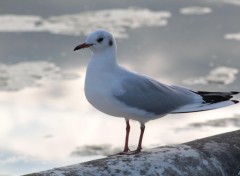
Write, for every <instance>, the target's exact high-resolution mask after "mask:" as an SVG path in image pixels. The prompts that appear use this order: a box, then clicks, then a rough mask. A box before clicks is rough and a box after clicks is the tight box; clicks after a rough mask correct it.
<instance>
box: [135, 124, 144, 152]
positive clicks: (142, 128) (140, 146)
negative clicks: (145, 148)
mask: <svg viewBox="0 0 240 176" xmlns="http://www.w3.org/2000/svg"><path fill="white" fill-rule="evenodd" d="M144 130H145V125H144V124H143V123H141V133H140V137H139V142H138V147H137V150H136V151H135V152H136V153H139V152H141V150H142V139H143V134H144Z"/></svg>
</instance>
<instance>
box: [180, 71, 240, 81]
mask: <svg viewBox="0 0 240 176" xmlns="http://www.w3.org/2000/svg"><path fill="white" fill-rule="evenodd" d="M237 73H238V69H236V68H231V67H217V68H215V69H213V70H211V71H210V72H209V74H208V75H206V76H203V77H198V78H188V79H186V80H184V81H183V82H184V83H185V84H188V85H193V84H211V83H213V84H225V85H226V84H231V83H232V82H234V80H235V79H236V75H237Z"/></svg>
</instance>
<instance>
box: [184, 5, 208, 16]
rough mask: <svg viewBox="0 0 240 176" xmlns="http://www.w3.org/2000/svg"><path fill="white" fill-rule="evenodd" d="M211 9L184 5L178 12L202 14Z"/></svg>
mask: <svg viewBox="0 0 240 176" xmlns="http://www.w3.org/2000/svg"><path fill="white" fill-rule="evenodd" d="M211 12H212V9H211V8H210V7H197V6H193V7H184V8H182V9H180V13H181V14H184V15H204V14H208V13H211Z"/></svg>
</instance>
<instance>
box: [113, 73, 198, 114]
mask: <svg viewBox="0 0 240 176" xmlns="http://www.w3.org/2000/svg"><path fill="white" fill-rule="evenodd" d="M122 89H123V92H124V93H122V94H121V95H114V96H115V98H117V99H118V100H119V101H121V102H122V103H124V104H126V105H128V106H131V107H135V108H138V109H141V110H145V111H147V112H151V113H154V114H156V115H163V114H167V113H169V112H171V111H173V110H175V109H177V108H179V107H181V106H184V105H186V104H189V103H191V102H193V96H194V95H196V94H195V93H193V92H191V91H189V90H187V89H184V88H181V87H177V86H175V87H174V86H167V85H164V84H161V83H159V82H157V81H155V80H152V79H151V78H148V77H144V76H139V75H133V76H132V77H130V78H125V79H124V80H122Z"/></svg>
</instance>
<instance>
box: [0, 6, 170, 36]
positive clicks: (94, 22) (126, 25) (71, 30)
mask: <svg viewBox="0 0 240 176" xmlns="http://www.w3.org/2000/svg"><path fill="white" fill-rule="evenodd" d="M170 16H171V13H170V12H167V11H151V10H149V9H143V8H128V9H107V10H99V11H86V12H82V13H78V14H68V15H60V16H50V17H48V18H45V19H44V18H42V17H40V16H31V15H29V16H23V15H1V16H0V24H1V26H0V32H50V33H53V34H62V35H73V36H80V35H86V34H88V33H89V32H91V31H92V30H95V29H98V28H104V29H106V30H110V31H111V32H112V33H114V36H116V37H127V33H126V30H127V29H134V28H139V27H143V26H165V25H167V22H168V21H167V19H168V18H169V17H170Z"/></svg>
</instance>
